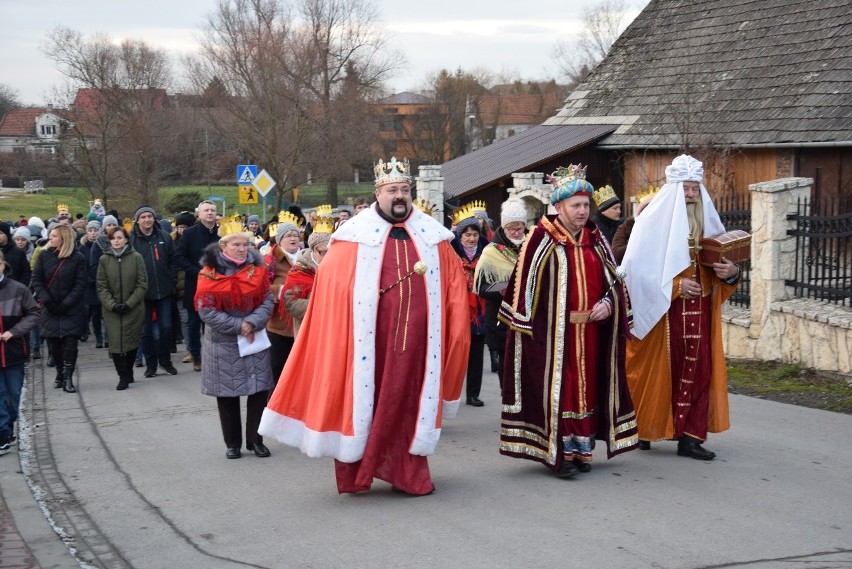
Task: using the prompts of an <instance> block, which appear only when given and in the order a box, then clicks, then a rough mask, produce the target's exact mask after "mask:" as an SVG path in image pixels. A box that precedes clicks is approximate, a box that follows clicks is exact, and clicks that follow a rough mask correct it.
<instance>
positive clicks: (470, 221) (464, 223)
mask: <svg viewBox="0 0 852 569" xmlns="http://www.w3.org/2000/svg"><path fill="white" fill-rule="evenodd" d="M468 227H474V228H476V230H477V231H478V232H479V233H482V226H481V225H480V224H479V220H478V219H476V217H466V218H464V219H462V220H461V221H460V222H459V224H458V225H456V235H461V234H462V233H464V230H465V229H467V228H468Z"/></svg>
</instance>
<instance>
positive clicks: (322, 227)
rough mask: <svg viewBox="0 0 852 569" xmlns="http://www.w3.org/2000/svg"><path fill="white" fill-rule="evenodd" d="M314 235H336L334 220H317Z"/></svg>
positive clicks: (330, 218) (322, 218)
mask: <svg viewBox="0 0 852 569" xmlns="http://www.w3.org/2000/svg"><path fill="white" fill-rule="evenodd" d="M314 233H334V218H332V217H319V218H317V224H316V225H315V226H314Z"/></svg>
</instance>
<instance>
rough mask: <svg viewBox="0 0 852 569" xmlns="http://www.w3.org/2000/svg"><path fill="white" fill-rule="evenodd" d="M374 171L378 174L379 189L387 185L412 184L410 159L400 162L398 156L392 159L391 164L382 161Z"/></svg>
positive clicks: (377, 183) (377, 185) (377, 184)
mask: <svg viewBox="0 0 852 569" xmlns="http://www.w3.org/2000/svg"><path fill="white" fill-rule="evenodd" d="M373 170H374V172H375V173H376V187H377V188H378V187H379V186H383V185H385V184H393V183H397V184H400V183H404V184H410V183H411V176H410V173H411V169H410V165H409V163H408V158H403V160H402V162H398V161H397V159H396V156H394V157H392V158H391V159H390V162H383V161H382V160H381V159H380V160H379V162H378V164H376V166H375V168H373Z"/></svg>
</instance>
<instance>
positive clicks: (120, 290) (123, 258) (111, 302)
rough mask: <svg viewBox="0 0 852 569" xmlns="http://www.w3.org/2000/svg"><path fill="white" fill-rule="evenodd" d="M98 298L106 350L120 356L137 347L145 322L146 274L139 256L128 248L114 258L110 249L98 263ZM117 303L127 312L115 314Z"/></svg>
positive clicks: (143, 262) (143, 263)
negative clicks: (126, 306)
mask: <svg viewBox="0 0 852 569" xmlns="http://www.w3.org/2000/svg"><path fill="white" fill-rule="evenodd" d="M97 289H98V298H100V299H101V304H102V305H103V315H104V323H105V324H106V329H107V337H108V338H109V351H110V353H113V354H123V353H126V352H130V351H134V350H136V348H137V347H138V346H139V340H140V338H141V336H142V325H143V324H144V323H145V292H146V291H147V290H148V273H147V271H146V270H145V261H144V260H143V259H142V255H140V254H139V253H137V252H136V251H134V250H133V248H132V247H130V246H128V247H126V248H125V249H124V251H123V252H122V253H121V254H120V255H119V256H116V255H115V254H114V252H113V251H112V249H110V250H109V251H107V252H106V253H104V254H103V255H101V258H100V260H99V261H98V277H97ZM116 304H127V305H128V306H129V307H130V311H129V312H127V313H125V314H118V313H117V312H115V305H116Z"/></svg>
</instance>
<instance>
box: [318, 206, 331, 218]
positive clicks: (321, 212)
mask: <svg viewBox="0 0 852 569" xmlns="http://www.w3.org/2000/svg"><path fill="white" fill-rule="evenodd" d="M314 212H316V214H317V217H334V213H333V211H332V207H331V204H322V205H318V206H317V207H316V209H315V210H314Z"/></svg>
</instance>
